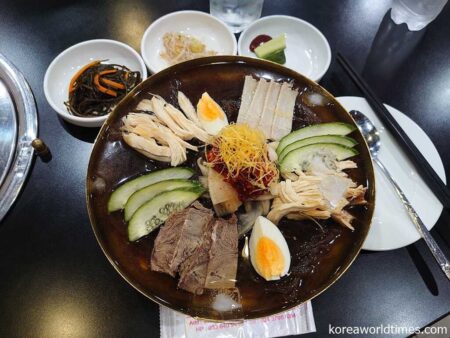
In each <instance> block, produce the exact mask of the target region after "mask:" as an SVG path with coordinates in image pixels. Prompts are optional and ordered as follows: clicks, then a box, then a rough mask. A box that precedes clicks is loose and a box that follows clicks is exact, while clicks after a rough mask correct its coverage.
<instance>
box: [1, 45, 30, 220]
mask: <svg viewBox="0 0 450 338" xmlns="http://www.w3.org/2000/svg"><path fill="white" fill-rule="evenodd" d="M36 135H37V113H36V104H35V101H34V98H33V94H32V92H31V89H30V87H29V86H28V83H27V82H26V80H25V78H24V77H23V75H22V74H21V73H20V72H19V71H18V70H17V68H16V67H15V66H14V65H13V64H12V63H11V62H9V61H8V60H7V59H6V58H5V57H4V56H3V55H2V54H0V221H1V220H2V219H3V217H4V216H5V215H6V213H7V212H8V210H9V208H10V207H11V205H12V204H13V203H14V201H15V200H16V198H17V196H18V195H19V193H20V190H21V189H22V186H23V184H24V182H25V179H26V177H27V174H28V171H29V169H30V166H31V163H32V159H33V148H32V146H31V142H32V141H33V140H34V139H35V138H36Z"/></svg>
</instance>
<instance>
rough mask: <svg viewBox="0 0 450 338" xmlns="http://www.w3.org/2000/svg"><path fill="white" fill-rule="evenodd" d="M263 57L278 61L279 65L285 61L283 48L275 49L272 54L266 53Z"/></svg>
mask: <svg viewBox="0 0 450 338" xmlns="http://www.w3.org/2000/svg"><path fill="white" fill-rule="evenodd" d="M264 59H265V60H268V61H272V62H275V63H279V64H280V65H284V64H285V63H286V55H285V54H284V49H280V50H277V51H276V52H273V53H272V54H267V55H266V56H265V57H264Z"/></svg>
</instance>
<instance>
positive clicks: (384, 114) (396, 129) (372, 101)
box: [336, 53, 450, 208]
mask: <svg viewBox="0 0 450 338" xmlns="http://www.w3.org/2000/svg"><path fill="white" fill-rule="evenodd" d="M336 59H337V61H338V62H339V64H340V65H341V66H342V68H343V69H344V71H345V72H346V73H347V75H348V76H349V77H350V79H351V80H352V81H353V83H354V84H355V85H356V87H358V89H359V90H360V91H361V92H362V94H363V95H364V97H365V98H366V100H367V102H368V103H369V105H370V106H371V107H372V109H373V110H374V112H375V113H376V114H377V116H378V117H379V118H380V120H381V121H382V122H383V124H384V125H385V126H386V128H387V129H388V130H389V131H390V132H391V133H392V135H393V136H394V137H395V139H396V140H397V141H398V142H399V144H400V145H401V146H402V148H403V150H404V151H405V153H406V154H407V155H408V157H409V158H410V159H411V161H412V162H413V163H414V164H415V167H416V169H417V170H418V171H419V173H420V174H421V176H422V178H423V179H424V181H425V182H426V183H427V184H428V186H429V187H430V189H431V191H433V193H434V194H435V195H436V197H437V198H438V199H439V200H440V201H441V203H442V204H443V206H444V208H450V191H449V189H448V188H447V186H446V185H445V184H444V182H442V180H441V179H440V177H439V176H438V175H437V174H436V172H435V171H434V169H433V168H432V167H431V166H430V164H429V163H428V161H427V160H426V159H425V158H424V157H423V155H422V154H421V152H420V151H419V149H417V147H416V146H415V145H414V143H413V142H412V141H411V139H410V138H409V137H408V135H406V133H405V131H404V130H403V129H402V127H400V125H399V124H398V123H397V121H396V120H395V119H394V117H393V116H392V115H391V113H389V111H388V110H387V109H386V107H385V106H384V105H383V103H382V102H381V101H380V99H379V98H378V97H377V96H376V95H375V94H374V92H373V91H372V89H370V87H369V85H368V84H367V83H366V82H365V81H364V80H363V78H362V77H360V76H359V75H358V73H356V71H355V70H354V69H353V67H352V66H351V65H350V64H349V62H348V61H347V59H346V58H345V57H344V56H343V55H342V54H340V53H337V57H336Z"/></svg>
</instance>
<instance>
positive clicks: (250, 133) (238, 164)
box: [213, 123, 279, 189]
mask: <svg viewBox="0 0 450 338" xmlns="http://www.w3.org/2000/svg"><path fill="white" fill-rule="evenodd" d="M213 146H215V147H216V148H217V149H218V153H219V155H220V161H222V162H223V164H224V165H225V166H226V167H227V170H228V172H229V175H230V176H231V178H236V177H238V176H240V175H242V174H244V175H246V176H248V181H249V182H250V183H251V184H253V185H254V186H256V187H258V188H261V189H266V188H267V187H268V185H269V184H270V183H271V182H272V181H274V182H276V181H277V180H278V176H279V173H278V169H277V167H276V165H275V163H274V162H272V161H271V160H270V159H269V155H268V146H267V144H266V137H265V136H264V133H263V132H262V131H260V130H259V129H255V128H251V127H249V126H248V124H246V123H238V124H231V125H229V126H227V127H225V128H223V129H222V130H221V131H220V133H219V134H218V135H217V137H216V138H215V139H214V141H213Z"/></svg>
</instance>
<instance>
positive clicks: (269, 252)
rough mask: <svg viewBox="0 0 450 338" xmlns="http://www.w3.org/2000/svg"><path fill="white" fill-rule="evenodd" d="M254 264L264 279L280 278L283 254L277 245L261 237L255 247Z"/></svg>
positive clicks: (282, 267)
mask: <svg viewBox="0 0 450 338" xmlns="http://www.w3.org/2000/svg"><path fill="white" fill-rule="evenodd" d="M256 264H257V265H258V270H259V272H260V274H261V275H262V276H263V277H264V278H265V279H269V278H272V277H277V276H281V274H282V273H283V269H284V257H283V254H282V253H281V250H280V248H279V247H278V245H277V244H276V243H275V242H274V241H273V240H271V239H270V238H268V237H265V236H263V237H261V238H260V240H259V241H258V244H257V245H256Z"/></svg>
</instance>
